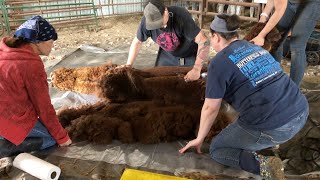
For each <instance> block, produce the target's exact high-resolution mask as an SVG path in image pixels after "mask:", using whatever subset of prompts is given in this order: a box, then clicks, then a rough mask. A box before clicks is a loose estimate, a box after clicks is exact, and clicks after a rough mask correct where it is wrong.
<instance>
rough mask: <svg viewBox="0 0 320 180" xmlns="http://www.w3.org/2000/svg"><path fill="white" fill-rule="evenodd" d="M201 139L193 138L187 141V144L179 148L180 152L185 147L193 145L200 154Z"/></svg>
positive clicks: (185, 148) (184, 149) (182, 151)
mask: <svg viewBox="0 0 320 180" xmlns="http://www.w3.org/2000/svg"><path fill="white" fill-rule="evenodd" d="M202 143H203V140H199V139H194V140H192V141H189V142H188V144H187V145H186V146H185V147H183V148H182V149H180V150H179V152H180V153H184V152H185V151H186V150H187V149H189V148H190V147H195V148H196V149H197V153H199V154H202V152H201V146H202Z"/></svg>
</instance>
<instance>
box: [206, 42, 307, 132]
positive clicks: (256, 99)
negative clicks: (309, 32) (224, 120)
mask: <svg viewBox="0 0 320 180" xmlns="http://www.w3.org/2000/svg"><path fill="white" fill-rule="evenodd" d="M206 98H212V99H219V98H223V99H224V100H226V101H227V102H228V103H229V104H231V105H232V106H233V107H234V108H235V109H236V110H237V111H238V112H239V113H240V115H239V119H238V120H239V124H240V125H242V126H245V127H248V128H254V129H259V130H271V129H275V128H278V127H281V126H282V125H284V124H286V123H287V122H288V121H290V119H291V117H294V116H296V115H297V114H298V113H300V112H302V111H303V110H305V109H306V108H307V106H308V103H307V101H306V98H305V96H304V95H303V94H301V92H300V90H299V88H298V87H297V85H296V84H295V83H294V82H293V81H292V80H290V78H289V77H288V76H287V75H286V74H285V73H284V72H283V71H282V69H281V66H280V64H279V63H278V62H277V61H276V60H275V59H274V58H273V57H272V56H271V54H270V53H269V52H268V51H266V50H264V49H263V48H261V47H260V46H257V45H254V44H251V43H249V42H247V41H244V40H238V41H234V42H232V43H231V44H230V45H229V46H227V47H226V48H224V49H223V50H222V51H220V52H219V53H218V54H217V55H216V56H215V57H214V58H213V59H212V61H211V63H210V65H209V69H208V78H207V86H206Z"/></svg>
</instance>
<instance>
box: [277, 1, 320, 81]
mask: <svg viewBox="0 0 320 180" xmlns="http://www.w3.org/2000/svg"><path fill="white" fill-rule="evenodd" d="M319 7H320V1H319V0H309V1H308V2H306V3H301V4H300V3H290V2H288V6H287V9H286V11H285V13H284V15H283V16H282V18H281V20H280V21H279V23H278V25H277V28H278V29H279V30H280V31H281V32H284V34H283V35H282V36H283V37H282V39H281V40H280V42H281V43H280V47H279V48H278V49H277V50H276V51H275V52H273V53H272V55H273V56H274V57H275V59H276V60H277V61H278V62H280V61H281V60H282V58H283V43H284V41H285V39H286V37H287V34H288V32H289V31H290V30H291V33H292V35H291V38H290V51H291V67H290V78H291V79H292V80H293V81H294V82H295V83H296V84H297V85H298V86H300V83H301V81H302V79H303V75H304V71H305V69H306V67H307V61H306V53H305V50H306V46H307V42H308V39H309V38H310V36H311V34H312V32H313V31H314V28H315V26H316V24H317V21H318V20H319V19H320V11H319Z"/></svg>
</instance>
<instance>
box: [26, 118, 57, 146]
mask: <svg viewBox="0 0 320 180" xmlns="http://www.w3.org/2000/svg"><path fill="white" fill-rule="evenodd" d="M28 137H30V138H42V145H41V148H40V149H41V150H42V149H46V148H49V147H51V146H54V145H55V144H56V143H57V142H56V140H55V139H54V138H53V137H52V136H51V134H50V133H49V132H48V130H47V128H46V127H44V125H43V124H42V123H41V122H40V121H39V120H38V121H37V123H36V125H35V126H34V128H33V129H32V130H31V132H30V133H29V134H28V136H27V138H28Z"/></svg>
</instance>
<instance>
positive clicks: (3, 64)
mask: <svg viewBox="0 0 320 180" xmlns="http://www.w3.org/2000/svg"><path fill="white" fill-rule="evenodd" d="M56 39H57V33H56V31H55V29H54V28H53V27H52V25H50V24H49V23H48V22H47V21H46V20H45V19H43V18H42V17H41V16H35V17H33V18H31V19H29V20H28V21H26V22H25V23H23V24H22V25H21V26H20V27H19V28H18V29H17V30H16V32H15V34H14V37H5V38H3V39H2V40H1V42H0V158H3V157H7V156H14V155H17V154H18V153H21V152H31V151H37V150H42V149H46V148H48V147H51V146H53V145H55V144H59V145H60V146H67V145H70V144H71V140H70V138H69V136H68V134H67V132H66V131H65V129H64V128H63V127H62V126H61V124H60V122H59V120H58V118H57V116H56V112H55V110H54V108H53V106H52V104H51V100H50V96H49V89H48V83H47V75H46V72H45V70H44V65H43V63H42V61H41V58H40V56H39V55H46V56H47V55H49V53H50V52H51V48H52V46H53V42H54V41H55V40H56ZM1 166H2V165H1V161H0V167H1Z"/></svg>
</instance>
